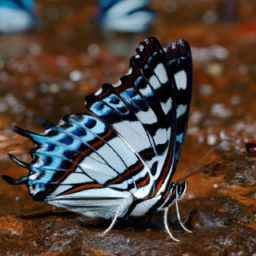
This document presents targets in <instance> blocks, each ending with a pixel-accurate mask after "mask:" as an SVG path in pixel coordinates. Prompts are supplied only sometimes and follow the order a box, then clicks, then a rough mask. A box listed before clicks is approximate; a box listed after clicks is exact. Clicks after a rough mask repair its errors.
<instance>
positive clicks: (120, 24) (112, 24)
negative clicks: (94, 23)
mask: <svg viewBox="0 0 256 256" xmlns="http://www.w3.org/2000/svg"><path fill="white" fill-rule="evenodd" d="M148 3H149V0H107V1H105V0H101V1H100V2H99V18H98V22H99V23H100V24H101V25H102V27H103V28H105V29H108V30H114V31H122V32H133V33H138V32H142V31H145V30H146V29H147V28H148V25H149V23H150V22H151V21H152V20H153V18H154V13H153V12H152V11H149V10H146V9H144V7H145V6H146V5H147V4H148Z"/></svg>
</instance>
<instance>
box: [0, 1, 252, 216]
mask: <svg viewBox="0 0 256 256" xmlns="http://www.w3.org/2000/svg"><path fill="white" fill-rule="evenodd" d="M148 36H154V37H156V38H157V39H158V40H159V41H160V43H161V44H162V46H167V45H169V44H171V43H172V42H174V41H176V40H178V39H180V38H184V39H186V40H187V41H188V42H189V43H190V46H191V48H192V55H193V69H194V70H193V72H194V78H193V79H194V83H193V94H192V104H191V113H190V120H189V126H188V130H187V135H186V138H185V143H184V147H183V150H182V153H181V158H180V162H179V165H178V170H177V177H182V175H184V173H185V170H186V169H187V168H188V167H189V166H190V165H191V164H193V163H194V162H195V161H196V160H197V159H198V158H199V157H200V155H201V154H202V153H203V152H205V151H206V150H207V149H209V147H211V146H212V145H213V144H214V143H216V141H217V139H218V138H228V137H232V139H234V143H233V144H232V145H230V144H225V143H224V144H223V145H222V147H221V150H220V151H222V152H227V151H231V152H233V153H234V152H242V153H243V152H245V150H246V148H245V147H244V141H245V140H246V139H252V140H253V139H256V133H255V131H256V121H255V120H256V111H255V109H256V100H255V96H256V84H255V83H256V82H255V81H256V1H255V0H194V1H191V0H162V1H157V0H151V1H145V0H142V1H140V0H137V1H133V0H128V1H127V0H124V1H111V0H107V1H103V0H101V1H93V0H87V1H83V0H36V1H32V0H13V1H12V0H0V160H1V174H6V175H7V174H8V175H11V176H14V177H15V178H18V177H20V176H22V175H24V173H25V172H26V170H24V169H22V168H21V167H18V166H17V165H15V164H14V163H12V162H11V161H10V160H9V159H8V157H7V155H6V153H7V152H12V153H14V155H20V158H21V159H23V160H26V159H27V157H28V156H27V155H25V154H23V153H24V152H26V151H27V150H28V149H30V148H31V147H33V144H32V143H30V142H29V141H28V140H26V139H24V138H21V137H20V136H18V135H16V134H14V133H13V131H12V124H13V123H15V124H18V125H20V126H21V127H23V128H25V129H29V130H33V131H35V132H42V131H43V129H42V128H41V127H40V124H38V122H37V121H36V120H35V118H34V114H36V115H38V116H40V117H42V118H44V119H47V120H49V121H51V122H53V123H58V120H59V119H60V118H61V117H63V116H64V115H67V114H72V113H78V112H79V113H83V112H84V98H85V96H86V95H88V94H90V93H92V92H94V91H96V90H97V89H98V88H99V87H100V86H101V85H102V84H103V83H105V82H108V83H116V82H117V81H118V79H119V77H121V76H122V75H124V74H125V73H126V72H127V71H128V69H129V58H130V57H131V56H132V55H133V53H134V50H135V49H136V47H137V46H138V44H139V42H141V41H143V40H144V39H145V38H147V37H148ZM211 157H212V156H211V155H210V156H208V158H207V159H208V160H209V159H211ZM206 162H207V161H206ZM212 182H213V183H214V182H215V180H214V181H209V179H207V180H204V186H207V184H208V183H210V184H211V185H210V187H211V189H212V187H213V186H212ZM205 184H206V185H205ZM208 185H209V184H208ZM204 186H203V185H202V187H203V188H202V187H201V184H200V186H198V183H196V182H193V181H191V182H190V187H189V192H188V195H189V196H190V198H195V195H197V193H199V194H200V193H201V195H202V194H204V195H206V194H207V193H210V192H209V191H211V190H207V189H206V187H204ZM203 189H206V190H204V192H197V191H198V190H201V191H202V190H203ZM6 191H8V193H7V194H6ZM205 191H208V192H205ZM189 196H188V197H189ZM0 197H1V203H0V204H1V205H0V213H11V214H17V213H19V214H21V213H31V212H34V211H38V209H39V210H40V209H42V210H47V209H52V207H48V206H45V204H39V203H31V198H30V197H29V196H28V194H27V190H26V187H25V186H24V187H22V186H19V187H10V186H9V185H8V184H6V183H4V181H3V180H0ZM201 204H202V203H201ZM198 205H200V203H199V202H198ZM47 207H48V208H47ZM254 216H255V215H254Z"/></svg>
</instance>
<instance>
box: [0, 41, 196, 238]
mask: <svg viewBox="0 0 256 256" xmlns="http://www.w3.org/2000/svg"><path fill="white" fill-rule="evenodd" d="M191 92H192V57H191V52H190V47H189V44H188V43H187V42H186V41H185V40H183V39H181V40H178V41H176V42H175V43H173V44H171V45H169V46H168V47H166V48H162V46H161V45H160V43H159V42H158V40H157V39H156V38H154V37H149V38H147V39H146V40H145V41H144V42H141V43H140V45H139V47H138V48H137V49H136V53H135V55H134V56H133V57H131V59H130V69H129V71H128V73H127V74H126V75H125V76H123V77H121V78H120V80H119V82H118V83H117V84H107V83H106V84H103V86H102V87H101V88H100V89H99V90H98V91H97V92H95V93H94V94H91V95H89V96H87V97H86V101H85V106H86V109H87V111H88V113H87V114H75V115H67V116H65V117H64V118H63V119H62V120H61V121H60V123H59V125H54V124H52V123H50V122H48V121H45V120H43V119H41V118H39V117H37V118H38V120H39V121H40V122H41V123H42V124H43V126H44V128H45V129H46V130H45V132H44V133H40V134H38V133H33V132H30V131H26V130H24V129H21V128H20V127H17V126H15V127H14V131H15V132H17V133H18V134H20V135H23V136H26V137H28V138H29V139H31V140H32V141H33V142H34V143H35V148H34V149H32V150H30V151H29V153H30V155H31V157H32V162H31V163H25V162H23V161H21V160H19V159H17V158H16V157H15V156H14V155H12V154H11V153H9V156H10V158H11V159H12V160H13V161H14V162H16V163H17V164H19V165H20V166H22V167H25V168H27V169H28V170H29V172H28V175H27V176H25V177H22V178H20V179H19V180H16V179H13V178H11V177H9V176H3V178H4V179H5V180H6V181H7V182H8V183H10V184H26V185H27V187H28V189H29V194H30V195H31V196H32V198H33V199H34V200H36V201H44V202H47V203H48V204H51V205H55V206H59V207H64V208H67V209H69V210H71V211H74V212H78V213H81V214H83V215H86V216H89V217H94V218H104V219H109V220H112V222H111V225H110V226H109V228H108V229H107V230H106V231H105V232H104V233H103V234H105V233H107V232H108V231H109V230H110V229H111V228H112V227H113V226H114V224H115V222H116V220H117V219H118V218H125V217H128V216H143V215H146V214H151V213H154V212H158V211H160V210H164V211H165V214H164V223H165V227H166V230H167V232H168V233H169V235H170V236H171V237H172V238H173V236H172V235H171V232H170V231H169V228H168V224H167V213H168V209H169V207H170V206H171V205H172V204H174V203H175V204H176V208H177V216H178V220H179V222H180V224H181V225H182V223H181V221H180V217H179V214H178V204H177V201H178V200H179V199H181V198H182V197H183V196H184V194H185V191H186V188H187V183H186V182H185V181H182V182H177V183H174V182H173V181H172V177H173V174H174V172H175V169H176V166H177V163H178V161H179V155H180V151H181V148H182V144H183V140H184V136H185V132H186V127H187V123H188V117H189V109H190V101H191ZM182 226H183V225H182ZM183 227H184V226H183ZM184 229H185V230H186V228H185V227H184ZM173 239H174V240H175V238H173Z"/></svg>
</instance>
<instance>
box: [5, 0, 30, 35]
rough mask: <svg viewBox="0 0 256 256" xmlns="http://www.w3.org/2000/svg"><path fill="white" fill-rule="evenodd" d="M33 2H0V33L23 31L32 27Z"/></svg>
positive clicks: (25, 0) (6, 0)
mask: <svg viewBox="0 0 256 256" xmlns="http://www.w3.org/2000/svg"><path fill="white" fill-rule="evenodd" d="M33 8H34V1H33V0H1V1H0V33H14V32H20V31H24V30H26V29H29V28H31V27H33V26H34V24H35V17H34V13H33Z"/></svg>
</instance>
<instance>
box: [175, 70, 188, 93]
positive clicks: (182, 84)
mask: <svg viewBox="0 0 256 256" xmlns="http://www.w3.org/2000/svg"><path fill="white" fill-rule="evenodd" d="M174 78H175V82H176V86H177V88H178V90H181V89H183V90H185V89H186V88H187V74H186V72H185V71H184V70H181V71H179V72H178V73H176V74H174Z"/></svg>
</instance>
